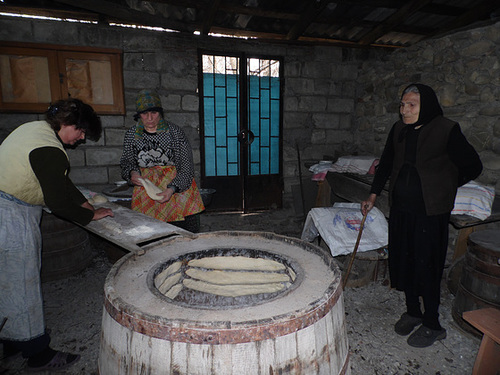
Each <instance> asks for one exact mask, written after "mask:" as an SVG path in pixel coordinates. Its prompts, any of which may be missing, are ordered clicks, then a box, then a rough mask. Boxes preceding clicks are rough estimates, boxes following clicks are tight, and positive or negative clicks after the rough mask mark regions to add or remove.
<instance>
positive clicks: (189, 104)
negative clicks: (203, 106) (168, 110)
mask: <svg viewBox="0 0 500 375" xmlns="http://www.w3.org/2000/svg"><path fill="white" fill-rule="evenodd" d="M182 109H183V110H184V111H196V112H197V111H198V109H199V100H198V96H196V95H184V96H183V97H182Z"/></svg>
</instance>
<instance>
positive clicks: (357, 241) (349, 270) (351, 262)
mask: <svg viewBox="0 0 500 375" xmlns="http://www.w3.org/2000/svg"><path fill="white" fill-rule="evenodd" d="M367 215H368V212H366V214H365V215H363V220H361V224H360V226H359V232H358V238H357V239H356V245H355V246H354V250H353V252H352V256H351V260H350V262H349V266H348V267H347V272H346V273H345V275H344V281H343V283H342V289H345V286H346V284H347V279H348V278H349V274H350V273H351V268H352V264H353V263H354V257H355V256H356V252H357V251H358V247H359V241H360V240H361V234H362V233H363V227H364V226H365V220H366V216H367Z"/></svg>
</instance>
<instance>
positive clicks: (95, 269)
mask: <svg viewBox="0 0 500 375" xmlns="http://www.w3.org/2000/svg"><path fill="white" fill-rule="evenodd" d="M201 224H202V231H203V232H210V231H217V230H251V231H271V232H274V233H277V234H282V235H286V236H291V237H297V238H300V235H301V232H302V226H303V220H302V218H299V217H297V216H296V215H295V214H294V212H293V211H292V210H274V211H269V212H263V213H257V214H249V215H242V214H238V213H230V214H217V213H214V214H211V213H205V214H203V216H202V219H201ZM97 243H98V242H97ZM93 248H94V253H95V256H94V258H93V260H92V263H91V264H90V266H88V267H87V268H86V269H85V270H84V271H82V272H80V273H78V274H77V275H74V276H71V277H68V278H66V279H63V280H57V281H50V282H45V283H43V292H44V298H45V314H46V322H47V327H48V328H49V329H51V336H52V343H51V345H52V347H54V348H56V349H59V350H64V351H69V352H73V353H77V354H80V355H81V356H82V358H81V360H80V361H79V362H78V363H77V364H75V365H74V366H73V367H71V368H70V369H68V370H66V371H65V372H64V373H65V374H70V375H72V374H75V375H76V374H78V375H94V374H98V371H97V359H98V357H99V341H100V331H101V319H102V311H103V301H104V291H103V285H104V282H105V278H106V276H107V274H108V272H109V270H110V269H111V267H112V262H111V261H110V258H109V256H108V255H109V254H108V252H107V250H106V249H105V246H99V245H96V242H93ZM113 256H115V255H113ZM444 279H445V278H444ZM343 297H344V304H345V313H346V318H345V323H346V326H347V336H348V341H349V346H350V366H351V374H353V375H369V374H376V375H388V374H394V375H396V374H401V375H416V374H434V375H437V374H439V375H462V374H463V375H466V374H467V375H468V374H470V373H471V372H472V367H473V364H474V360H475V357H476V354H477V351H478V349H479V344H480V340H479V339H478V338H476V337H474V336H472V335H470V334H468V333H466V332H464V331H462V330H461V329H460V328H459V326H458V325H457V324H456V323H455V322H454V320H453V318H452V315H451V307H452V303H453V298H454V297H453V295H452V294H451V293H450V292H449V291H448V288H447V287H446V283H445V281H444V280H443V287H442V305H441V308H440V313H441V324H442V325H443V327H445V328H446V330H447V338H446V339H445V340H443V341H439V342H436V343H435V344H434V345H432V346H431V347H429V348H423V349H417V348H413V347H411V346H409V345H408V344H407V343H406V337H401V336H398V335H397V334H396V333H395V332H394V329H393V325H394V323H395V322H396V320H397V319H398V318H399V316H400V315H401V314H402V313H403V312H404V295H403V294H402V293H400V292H397V291H395V290H392V289H390V288H389V287H388V286H387V280H386V279H385V278H384V277H377V279H376V280H375V281H371V282H369V283H367V284H366V285H363V286H360V287H355V288H347V289H346V290H345V291H344V292H343ZM4 367H6V369H5V370H4V372H3V373H2V375H14V374H15V375H21V374H27V373H28V372H26V370H24V361H23V360H22V359H21V358H16V359H15V360H13V361H11V362H10V363H7V364H4ZM101 375H105V374H101Z"/></svg>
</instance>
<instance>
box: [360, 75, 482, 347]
mask: <svg viewBox="0 0 500 375" xmlns="http://www.w3.org/2000/svg"><path fill="white" fill-rule="evenodd" d="M481 171H482V163H481V160H480V159H479V155H478V154H477V152H476V151H475V150H474V148H473V147H472V146H471V145H470V143H469V142H467V140H466V138H465V137H464V135H463V134H462V132H461V130H460V126H459V125H458V123H456V122H454V121H451V120H449V119H447V118H445V117H443V110H442V109H441V106H440V105H439V102H438V99H437V96H436V93H435V92H434V90H433V89H432V88H430V87H429V86H426V85H422V84H411V85H410V86H408V87H406V88H405V89H404V91H403V94H402V96H401V101H400V120H399V121H397V122H396V123H395V124H394V125H393V127H392V129H391V131H390V133H389V136H388V138H387V142H386V145H385V148H384V151H383V153H382V156H381V158H380V163H379V165H378V169H377V172H376V174H375V177H374V179H373V184H372V187H371V191H370V196H369V197H368V199H367V200H366V201H364V202H362V204H361V207H362V211H363V214H366V213H367V212H368V211H370V210H371V209H372V207H373V206H374V203H375V200H376V198H377V196H378V195H379V194H380V193H381V191H382V189H383V188H384V186H385V183H386V182H387V180H388V179H389V178H390V182H389V197H390V198H389V199H390V205H391V210H390V215H389V274H390V279H391V286H392V287H393V288H396V289H397V290H401V291H404V293H405V297H406V309H407V310H406V312H405V313H404V314H403V315H402V316H401V318H400V319H399V320H398V322H397V323H396V324H395V327H394V328H395V331H396V333H398V334H400V335H403V336H406V335H408V334H410V333H411V332H412V331H413V329H414V328H415V327H417V326H419V325H421V327H420V328H419V329H417V330H416V331H415V332H414V333H413V334H412V335H411V336H410V337H409V338H408V344H409V345H411V346H414V347H427V346H430V345H432V344H433V343H434V342H435V341H436V340H442V339H444V338H446V330H445V329H444V328H443V327H441V325H440V324H439V313H438V309H439V302H440V285H441V277H442V274H443V268H444V263H445V258H446V251H447V248H448V221H449V218H450V213H451V211H452V210H453V206H454V201H455V195H456V192H457V188H458V187H459V186H461V185H463V184H465V183H467V182H468V181H470V180H473V179H475V178H476V177H478V176H479V174H480V173H481ZM420 297H422V302H423V311H424V312H423V313H422V310H421V306H420Z"/></svg>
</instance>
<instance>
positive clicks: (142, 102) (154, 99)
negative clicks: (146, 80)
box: [134, 90, 168, 137]
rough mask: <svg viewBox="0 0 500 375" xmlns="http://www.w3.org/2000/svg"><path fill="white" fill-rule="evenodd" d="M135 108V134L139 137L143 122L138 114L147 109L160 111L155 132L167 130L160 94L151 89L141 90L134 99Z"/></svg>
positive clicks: (142, 130) (141, 132) (142, 129)
mask: <svg viewBox="0 0 500 375" xmlns="http://www.w3.org/2000/svg"><path fill="white" fill-rule="evenodd" d="M135 109H136V111H137V113H136V115H135V116H134V117H135V118H136V119H137V120H138V121H137V126H136V129H135V136H136V137H140V136H142V134H143V132H144V124H143V123H142V120H141V118H140V116H139V115H140V114H141V113H144V112H148V111H157V112H160V114H161V118H160V121H159V122H158V127H157V128H156V131H157V132H164V131H167V130H168V125H167V123H166V122H165V120H164V119H163V107H162V105H161V100H160V96H159V95H158V93H156V92H155V91H153V90H141V91H140V92H139V94H138V95H137V99H136V100H135Z"/></svg>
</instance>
